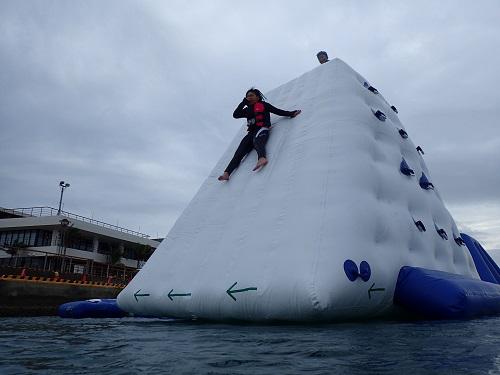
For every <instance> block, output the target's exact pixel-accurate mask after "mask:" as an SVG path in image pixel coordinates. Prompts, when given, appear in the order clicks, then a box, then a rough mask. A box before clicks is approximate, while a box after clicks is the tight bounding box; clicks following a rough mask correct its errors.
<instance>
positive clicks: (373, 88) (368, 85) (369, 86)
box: [363, 82, 378, 94]
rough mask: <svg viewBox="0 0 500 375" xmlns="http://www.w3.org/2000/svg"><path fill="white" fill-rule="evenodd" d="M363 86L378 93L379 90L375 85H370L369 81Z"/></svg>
mask: <svg viewBox="0 0 500 375" xmlns="http://www.w3.org/2000/svg"><path fill="white" fill-rule="evenodd" d="M363 86H365V87H366V88H367V89H368V90H370V91H371V92H373V93H374V94H378V90H377V89H376V88H375V87H373V86H372V85H370V84H369V83H368V82H364V83H363Z"/></svg>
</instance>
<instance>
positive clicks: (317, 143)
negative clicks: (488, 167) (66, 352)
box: [118, 59, 479, 321]
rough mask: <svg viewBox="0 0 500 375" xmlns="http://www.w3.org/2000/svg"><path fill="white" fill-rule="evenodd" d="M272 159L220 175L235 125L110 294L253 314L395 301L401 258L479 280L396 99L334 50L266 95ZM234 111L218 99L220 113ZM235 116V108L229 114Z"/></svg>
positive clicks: (349, 308)
mask: <svg viewBox="0 0 500 375" xmlns="http://www.w3.org/2000/svg"><path fill="white" fill-rule="evenodd" d="M266 95H267V97H268V101H269V102H270V103H272V104H273V105H275V106H277V107H279V108H283V109H287V110H291V109H301V110H302V111H303V112H302V114H301V115H300V116H298V117H296V118H294V119H288V118H283V117H279V118H272V121H273V127H272V134H271V136H270V139H269V142H268V145H267V150H268V158H269V164H268V166H266V167H265V168H264V169H263V170H261V171H259V172H253V171H252V167H253V166H254V165H255V161H256V154H255V152H252V153H251V154H249V156H248V157H247V158H246V159H245V160H244V161H243V162H242V163H241V165H240V166H239V168H238V169H237V170H236V171H235V172H234V173H233V174H232V176H231V180H230V181H228V182H224V183H221V182H219V181H218V180H217V176H218V175H219V174H220V173H221V172H222V171H223V170H224V168H225V166H226V165H227V163H228V161H229V160H230V159H231V157H232V155H233V153H234V151H235V150H236V148H237V146H238V143H239V141H240V140H241V138H242V137H243V135H244V134H245V129H246V127H245V126H243V127H242V128H241V130H240V132H239V133H238V134H237V136H236V137H235V139H234V141H233V142H232V143H231V145H230V147H229V148H228V150H227V151H226V152H225V153H224V155H223V156H222V158H221V159H220V161H219V162H218V163H217V165H216V167H215V168H214V170H213V171H212V173H211V174H210V176H208V178H207V179H206V181H205V182H204V183H203V185H202V186H201V188H200V190H199V191H198V193H197V194H196V196H195V197H194V198H193V200H192V201H191V203H190V204H189V205H188V207H187V208H186V210H185V211H184V213H183V214H182V215H181V216H180V218H179V219H178V220H177V222H176V224H175V225H174V227H173V228H172V230H171V231H170V233H169V234H168V235H167V237H166V239H165V240H164V241H163V242H162V243H161V245H160V246H159V247H158V249H157V250H156V251H155V253H154V254H153V256H152V257H151V258H150V259H149V261H148V262H147V264H146V265H145V267H144V268H143V269H142V270H141V271H140V272H139V273H138V275H137V276H136V277H135V278H134V279H133V280H132V281H131V282H130V284H129V285H128V286H127V287H126V288H125V289H124V290H123V291H122V293H121V294H120V295H119V297H118V304H119V306H120V307H121V308H122V309H124V310H126V311H128V312H131V313H134V314H138V315H147V316H168V317H180V318H204V319H215V320H228V319H239V320H249V321H268V320H286V321H315V320H336V319H346V318H356V317H372V316H373V317H374V316H381V315H385V314H389V313H391V312H393V311H394V302H393V297H394V292H395V288H396V283H397V281H398V274H399V272H400V269H401V268H402V267H403V266H412V267H423V268H426V269H430V270H439V271H445V272H448V273H453V274H459V275H465V276H466V277H468V278H472V279H479V275H478V272H477V270H476V267H475V265H474V262H473V259H472V257H471V255H470V253H469V251H468V250H467V247H465V246H464V244H463V240H462V239H461V237H460V232H459V231H458V229H457V227H456V225H455V222H454V221H453V218H452V217H451V215H450V213H449V212H448V211H447V210H446V208H445V206H444V204H443V201H442V200H441V197H440V195H439V193H438V189H439V187H438V186H436V187H434V186H433V185H432V178H431V175H430V173H429V171H428V170H427V168H426V166H425V163H424V160H423V156H422V152H419V151H418V150H417V149H416V146H415V144H413V143H412V141H411V136H409V134H408V133H410V132H406V131H405V129H404V127H403V125H402V124H401V122H400V121H399V118H398V114H397V110H396V108H391V105H390V104H388V102H387V101H386V100H385V99H384V98H383V96H382V95H381V94H380V93H378V92H377V90H376V89H374V88H373V87H372V86H370V84H369V83H368V81H367V80H365V79H364V78H363V77H362V76H360V75H359V74H358V73H356V72H355V71H354V70H353V69H352V68H350V67H349V66H348V65H347V64H346V63H344V62H343V61H341V60H339V59H335V60H333V61H331V62H329V63H326V64H323V65H320V66H318V67H317V68H315V69H313V70H312V71H310V72H308V73H306V74H304V75H302V76H300V77H299V78H296V79H294V80H293V81H291V82H288V83H286V84H284V85H282V86H280V87H278V88H276V89H275V90H273V91H271V92H269V93H268V94H266ZM231 110H232V108H231V109H229V108H228V113H230V112H231ZM228 121H233V122H234V121H235V120H228Z"/></svg>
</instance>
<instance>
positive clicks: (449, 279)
mask: <svg viewBox="0 0 500 375" xmlns="http://www.w3.org/2000/svg"><path fill="white" fill-rule="evenodd" d="M394 304H396V305H399V306H401V307H403V308H404V309H405V310H407V311H408V312H410V313H412V314H414V315H418V316H421V317H424V318H428V319H469V318H475V317H479V316H485V315H496V314H500V285H498V284H493V283H490V282H486V281H482V280H477V279H472V278H469V277H466V276H463V275H456V274H453V273H448V272H442V271H435V270H428V269H425V268H418V267H408V266H406V267H402V268H401V270H400V271H399V276H398V281H397V284H396V290H395V291H394Z"/></svg>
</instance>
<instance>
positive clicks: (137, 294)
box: [134, 289, 149, 302]
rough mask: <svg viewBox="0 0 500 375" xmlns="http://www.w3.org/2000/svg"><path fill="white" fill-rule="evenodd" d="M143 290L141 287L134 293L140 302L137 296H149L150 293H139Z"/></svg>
mask: <svg viewBox="0 0 500 375" xmlns="http://www.w3.org/2000/svg"><path fill="white" fill-rule="evenodd" d="M140 291H141V290H140V289H139V290H138V291H137V292H135V293H134V297H135V301H136V302H139V299H138V298H137V297H149V293H142V294H139V292H140Z"/></svg>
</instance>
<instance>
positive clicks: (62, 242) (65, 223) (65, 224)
mask: <svg viewBox="0 0 500 375" xmlns="http://www.w3.org/2000/svg"><path fill="white" fill-rule="evenodd" d="M59 223H60V224H61V231H60V236H61V240H60V242H59V244H60V245H59V246H60V249H61V250H60V254H61V255H62V259H61V269H60V271H61V273H63V272H64V262H65V260H66V246H67V244H66V231H67V230H68V229H69V228H71V227H72V226H73V223H72V222H71V221H69V220H68V219H66V218H64V219H62V220H60V221H59Z"/></svg>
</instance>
